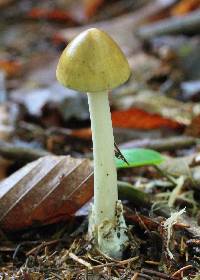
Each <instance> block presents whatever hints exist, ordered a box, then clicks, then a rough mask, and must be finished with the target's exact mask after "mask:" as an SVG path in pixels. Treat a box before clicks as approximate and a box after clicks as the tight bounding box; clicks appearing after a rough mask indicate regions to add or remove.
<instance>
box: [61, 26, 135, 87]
mask: <svg viewBox="0 0 200 280" xmlns="http://www.w3.org/2000/svg"><path fill="white" fill-rule="evenodd" d="M130 73H131V71H130V67H129V64H128V61H127V59H126V57H125V56H124V54H123V53H122V51H121V49H120V48H119V46H118V45H117V44H116V43H115V41H113V39H112V38H111V37H110V36H109V35H108V34H106V33H105V32H103V31H101V30H99V29H96V28H91V29H88V30H86V31H84V32H82V33H80V34H79V35H78V36H77V37H76V38H75V39H74V40H72V41H71V43H70V44H68V46H67V47H66V48H65V50H64V51H63V53H62V55H61V57H60V59H59V62H58V66H57V70H56V77H57V79H58V81H59V82H60V83H61V84H62V85H64V86H65V87H68V88H71V89H75V90H78V91H82V92H99V91H104V90H110V89H113V88H115V87H117V86H119V85H121V84H123V83H124V82H126V81H127V80H128V78H129V76H130Z"/></svg>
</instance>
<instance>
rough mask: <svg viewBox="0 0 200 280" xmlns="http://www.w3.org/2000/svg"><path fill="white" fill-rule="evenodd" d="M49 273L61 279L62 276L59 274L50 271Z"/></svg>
mask: <svg viewBox="0 0 200 280" xmlns="http://www.w3.org/2000/svg"><path fill="white" fill-rule="evenodd" d="M50 274H51V275H52V276H55V277H56V278H58V279H60V280H63V278H62V277H61V276H60V275H58V274H56V273H54V272H50Z"/></svg>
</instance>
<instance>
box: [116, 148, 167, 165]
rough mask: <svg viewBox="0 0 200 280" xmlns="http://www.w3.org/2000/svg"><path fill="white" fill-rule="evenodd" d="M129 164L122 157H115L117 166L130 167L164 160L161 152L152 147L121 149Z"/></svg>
mask: <svg viewBox="0 0 200 280" xmlns="http://www.w3.org/2000/svg"><path fill="white" fill-rule="evenodd" d="M121 153H122V155H123V156H124V157H125V159H126V160H127V162H128V164H127V163H126V162H125V161H124V160H123V159H120V158H116V159H115V163H116V166H117V168H130V167H138V166H145V165H158V164H160V163H162V162H163V161H164V158H163V157H162V156H161V154H160V153H158V152H156V151H154V150H150V149H142V148H135V149H121Z"/></svg>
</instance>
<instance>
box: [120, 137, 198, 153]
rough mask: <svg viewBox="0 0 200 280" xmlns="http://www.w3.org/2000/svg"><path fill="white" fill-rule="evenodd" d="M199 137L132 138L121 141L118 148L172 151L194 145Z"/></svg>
mask: <svg viewBox="0 0 200 280" xmlns="http://www.w3.org/2000/svg"><path fill="white" fill-rule="evenodd" d="M198 141H199V139H197V138H194V137H189V136H175V137H169V138H164V139H163V138H160V139H144V140H132V141H129V142H126V143H123V144H121V145H120V146H119V148H124V149H130V148H148V149H153V150H156V151H159V152H162V151H174V147H176V149H184V148H188V147H191V146H193V145H196V144H197V143H198Z"/></svg>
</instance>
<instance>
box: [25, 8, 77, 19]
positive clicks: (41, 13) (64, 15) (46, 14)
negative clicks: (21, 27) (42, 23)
mask: <svg viewBox="0 0 200 280" xmlns="http://www.w3.org/2000/svg"><path fill="white" fill-rule="evenodd" d="M27 16H28V17H29V18H31V19H40V20H41V19H48V20H54V21H67V22H68V21H70V22H74V19H73V17H72V16H71V14H70V13H69V12H67V11H63V10H61V9H45V8H43V9H42V8H32V9H31V10H30V11H29V12H28V14H27Z"/></svg>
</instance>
